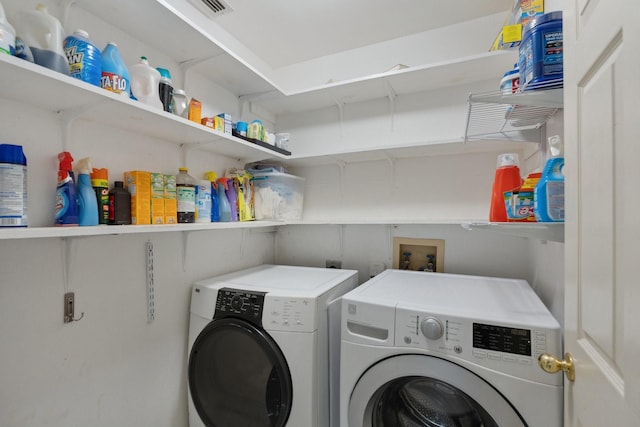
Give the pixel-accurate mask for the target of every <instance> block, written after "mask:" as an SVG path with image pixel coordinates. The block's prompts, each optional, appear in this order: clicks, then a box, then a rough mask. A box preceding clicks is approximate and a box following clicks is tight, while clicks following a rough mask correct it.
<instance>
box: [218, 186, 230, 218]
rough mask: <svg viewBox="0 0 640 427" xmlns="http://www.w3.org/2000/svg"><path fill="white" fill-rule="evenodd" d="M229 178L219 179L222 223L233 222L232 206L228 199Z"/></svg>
mask: <svg viewBox="0 0 640 427" xmlns="http://www.w3.org/2000/svg"><path fill="white" fill-rule="evenodd" d="M228 185H229V179H228V178H218V203H219V204H220V222H230V221H231V205H230V204H229V199H228V198H227V192H226V190H227V186H228Z"/></svg>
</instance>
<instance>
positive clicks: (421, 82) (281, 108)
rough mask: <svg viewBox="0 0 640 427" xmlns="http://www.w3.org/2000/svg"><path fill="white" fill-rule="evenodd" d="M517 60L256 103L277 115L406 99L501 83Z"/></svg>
mask: <svg viewBox="0 0 640 427" xmlns="http://www.w3.org/2000/svg"><path fill="white" fill-rule="evenodd" d="M516 59H517V58H516V56H515V53H514V52H512V51H497V52H488V53H482V54H477V55H471V56H466V57H462V58H455V59H452V60H449V61H442V62H437V63H433V64H426V65H422V66H418V67H409V68H403V69H401V70H397V71H390V72H385V73H378V74H371V75H368V76H363V77H360V78H355V79H350V80H344V81H338V82H332V83H329V84H325V85H320V86H316V87H310V88H305V89H300V90H297V91H296V92H290V93H286V91H285V93H284V94H277V93H273V94H271V95H265V96H263V97H261V98H259V99H258V100H257V101H256V102H258V103H260V104H261V105H262V106H264V107H265V108H267V109H269V110H270V111H272V112H273V113H274V114H276V115H277V114H290V113H296V112H299V111H306V110H314V109H320V108H325V107H330V106H334V105H337V104H338V103H356V102H363V101H369V100H373V99H378V98H385V97H388V96H390V94H395V95H404V94H410V93H417V92H423V91H429V90H435V89H441V88H445V87H450V86H455V85H460V84H465V83H472V82H478V81H485V80H490V79H496V82H498V81H499V77H500V76H502V74H503V73H504V71H505V70H508V69H511V68H512V67H513V63H514V61H515V60H516ZM496 84H497V83H496Z"/></svg>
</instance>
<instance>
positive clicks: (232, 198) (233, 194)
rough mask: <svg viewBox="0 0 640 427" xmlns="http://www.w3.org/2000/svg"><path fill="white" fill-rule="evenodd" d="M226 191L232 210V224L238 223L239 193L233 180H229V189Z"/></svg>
mask: <svg viewBox="0 0 640 427" xmlns="http://www.w3.org/2000/svg"><path fill="white" fill-rule="evenodd" d="M225 190H226V193H227V200H228V201H229V207H230V208H231V222H235V221H238V192H237V191H236V187H235V184H234V179H233V178H227V187H226V188H225Z"/></svg>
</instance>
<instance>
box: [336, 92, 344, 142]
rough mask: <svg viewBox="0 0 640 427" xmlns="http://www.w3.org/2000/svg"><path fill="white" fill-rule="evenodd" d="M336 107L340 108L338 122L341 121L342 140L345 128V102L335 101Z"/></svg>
mask: <svg viewBox="0 0 640 427" xmlns="http://www.w3.org/2000/svg"><path fill="white" fill-rule="evenodd" d="M335 103H336V106H337V107H338V120H339V121H340V138H342V137H343V136H344V132H343V127H344V102H342V101H337V100H336V101H335Z"/></svg>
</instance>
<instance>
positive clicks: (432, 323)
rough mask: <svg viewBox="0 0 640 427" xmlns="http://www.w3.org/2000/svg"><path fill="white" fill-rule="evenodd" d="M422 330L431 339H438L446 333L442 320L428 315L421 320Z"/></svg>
mask: <svg viewBox="0 0 640 427" xmlns="http://www.w3.org/2000/svg"><path fill="white" fill-rule="evenodd" d="M420 330H421V331H422V334H423V335H424V336H425V337H427V339H430V340H437V339H438V338H440V337H441V336H442V334H444V328H443V327H442V322H440V321H439V320H438V319H436V318H435V317H426V318H425V319H423V320H422V322H420Z"/></svg>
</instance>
